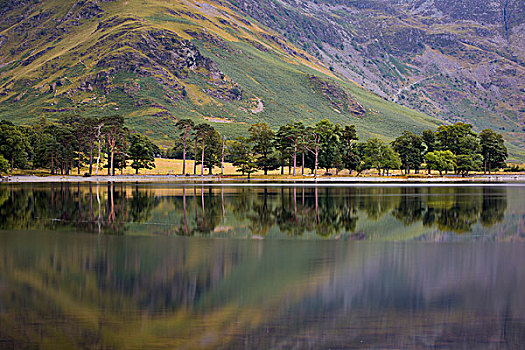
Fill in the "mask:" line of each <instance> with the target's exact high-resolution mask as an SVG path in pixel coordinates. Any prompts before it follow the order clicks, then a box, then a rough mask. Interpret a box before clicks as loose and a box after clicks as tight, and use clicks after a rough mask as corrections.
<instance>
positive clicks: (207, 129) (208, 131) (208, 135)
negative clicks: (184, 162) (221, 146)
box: [194, 123, 220, 176]
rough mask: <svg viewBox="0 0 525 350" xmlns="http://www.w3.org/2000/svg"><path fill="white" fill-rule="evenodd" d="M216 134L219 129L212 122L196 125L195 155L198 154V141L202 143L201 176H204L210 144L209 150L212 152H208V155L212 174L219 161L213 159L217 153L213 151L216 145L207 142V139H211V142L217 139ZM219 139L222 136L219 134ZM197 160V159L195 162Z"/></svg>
mask: <svg viewBox="0 0 525 350" xmlns="http://www.w3.org/2000/svg"><path fill="white" fill-rule="evenodd" d="M216 135H218V133H217V131H216V130H215V129H214V128H213V127H212V126H211V125H210V124H207V123H202V124H199V125H197V126H196V127H195V155H197V145H198V141H199V142H200V144H201V145H200V151H201V162H200V163H201V176H204V167H205V161H204V156H205V154H206V146H208V150H210V152H208V157H207V158H208V166H209V170H210V174H211V170H212V169H213V166H214V165H215V164H216V163H217V162H216V161H215V162H214V161H213V158H214V157H213V155H215V153H214V152H213V149H214V147H213V146H216V145H212V144H210V142H208V144H207V143H206V141H211V142H213V141H216V140H215V136H216ZM219 139H220V136H219ZM215 158H216V157H215ZM196 162H197V160H195V163H196ZM211 163H213V164H211ZM194 170H196V168H194ZM194 172H195V171H194Z"/></svg>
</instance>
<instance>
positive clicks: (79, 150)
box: [77, 141, 81, 175]
mask: <svg viewBox="0 0 525 350" xmlns="http://www.w3.org/2000/svg"><path fill="white" fill-rule="evenodd" d="M80 152H81V149H80V141H79V142H78V166H77V167H78V175H80Z"/></svg>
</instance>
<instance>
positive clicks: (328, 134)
mask: <svg viewBox="0 0 525 350" xmlns="http://www.w3.org/2000/svg"><path fill="white" fill-rule="evenodd" d="M315 128H316V129H317V132H318V133H319V136H320V139H319V142H320V152H319V166H320V167H321V168H325V169H326V171H328V170H329V169H331V168H337V169H338V170H339V169H340V168H341V167H342V163H343V162H342V156H341V147H340V145H341V144H340V139H341V137H342V135H341V133H342V130H341V126H340V125H339V124H336V125H334V124H333V123H332V122H331V121H329V120H328V119H323V120H321V121H320V122H318V123H317V124H316V125H315Z"/></svg>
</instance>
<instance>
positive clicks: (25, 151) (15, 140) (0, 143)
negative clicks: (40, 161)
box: [0, 121, 32, 174]
mask: <svg viewBox="0 0 525 350" xmlns="http://www.w3.org/2000/svg"><path fill="white" fill-rule="evenodd" d="M31 151H32V150H31V145H30V144H29V140H28V139H27V137H26V135H24V134H23V133H22V131H21V129H20V128H19V127H18V126H16V125H14V124H12V123H11V122H6V121H1V122H0V155H2V156H3V157H4V158H5V159H7V160H8V161H9V163H10V171H9V173H10V174H12V173H13V168H14V167H15V166H17V167H19V168H25V167H27V165H28V161H29V154H30V153H31Z"/></svg>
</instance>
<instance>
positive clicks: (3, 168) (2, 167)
mask: <svg viewBox="0 0 525 350" xmlns="http://www.w3.org/2000/svg"><path fill="white" fill-rule="evenodd" d="M8 170H9V162H8V161H7V159H5V158H4V156H2V155H1V154H0V173H6V172H7V171H8Z"/></svg>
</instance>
